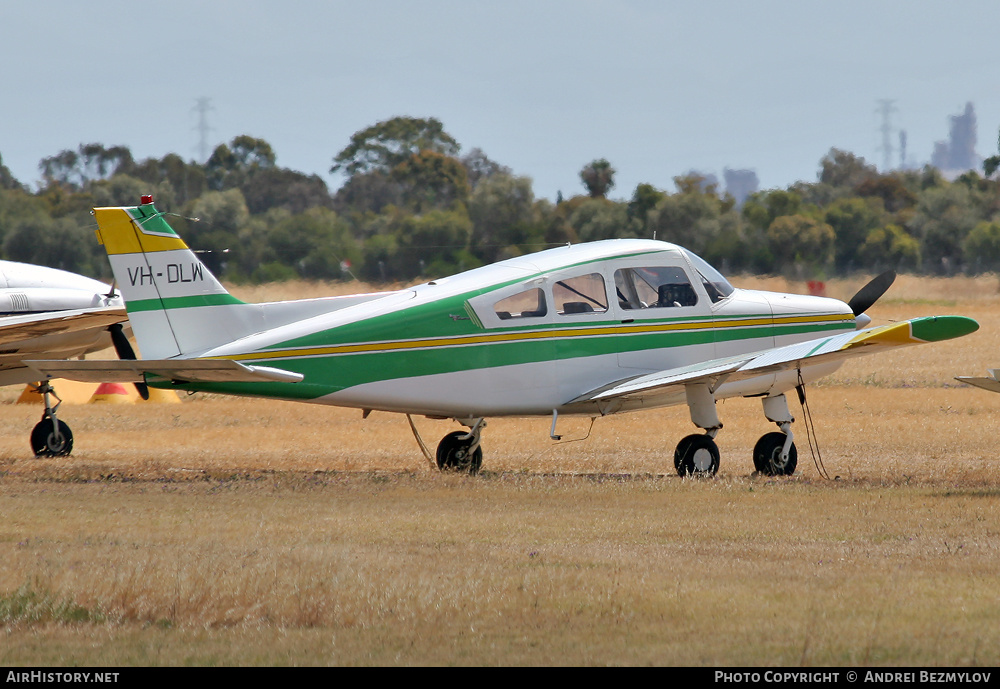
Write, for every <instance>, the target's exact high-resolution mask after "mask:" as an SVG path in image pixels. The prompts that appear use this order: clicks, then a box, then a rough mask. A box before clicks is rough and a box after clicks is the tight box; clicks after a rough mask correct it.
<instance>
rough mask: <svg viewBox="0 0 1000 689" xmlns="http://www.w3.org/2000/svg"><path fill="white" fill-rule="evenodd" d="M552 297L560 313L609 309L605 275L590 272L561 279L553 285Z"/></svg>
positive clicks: (601, 311)
mask: <svg viewBox="0 0 1000 689" xmlns="http://www.w3.org/2000/svg"><path fill="white" fill-rule="evenodd" d="M552 299H553V300H554V301H555V303H556V312H557V313H559V314H560V315H569V314H574V313H603V312H605V311H607V310H608V293H607V290H606V289H605V288H604V276H603V275H601V274H600V273H588V274H587V275H578V276H576V277H572V278H566V279H564V280H559V281H558V282H556V283H555V284H554V285H552Z"/></svg>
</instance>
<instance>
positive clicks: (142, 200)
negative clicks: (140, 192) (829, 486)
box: [139, 194, 153, 206]
mask: <svg viewBox="0 0 1000 689" xmlns="http://www.w3.org/2000/svg"><path fill="white" fill-rule="evenodd" d="M152 202H153V195H152V194H145V195H144V196H142V197H141V198H140V199H139V203H140V204H142V205H143V206H145V205H147V204H150V203H152Z"/></svg>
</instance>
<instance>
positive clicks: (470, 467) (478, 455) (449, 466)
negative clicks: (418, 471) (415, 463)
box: [437, 418, 486, 474]
mask: <svg viewBox="0 0 1000 689" xmlns="http://www.w3.org/2000/svg"><path fill="white" fill-rule="evenodd" d="M485 427H486V419H482V418H480V419H476V420H475V422H474V423H473V424H472V426H471V427H470V428H469V432H468V433H466V432H465V431H455V432H454V433H449V434H448V435H446V436H445V437H444V438H442V439H441V442H440V443H439V444H438V448H437V465H438V469H440V470H441V471H457V472H461V473H463V474H478V473H479V468H480V467H481V466H482V465H483V448H482V447H480V440H481V435H482V432H483V428H485Z"/></svg>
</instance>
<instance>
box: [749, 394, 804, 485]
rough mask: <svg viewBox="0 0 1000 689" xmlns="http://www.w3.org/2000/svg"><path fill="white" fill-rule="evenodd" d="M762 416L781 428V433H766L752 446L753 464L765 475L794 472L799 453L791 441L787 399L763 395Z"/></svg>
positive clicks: (782, 396) (786, 474)
mask: <svg viewBox="0 0 1000 689" xmlns="http://www.w3.org/2000/svg"><path fill="white" fill-rule="evenodd" d="M763 403H764V416H766V417H767V419H768V421H773V422H774V423H775V424H777V426H778V428H780V429H781V433H774V432H772V433H767V434H765V435H763V436H762V437H761V439H760V440H758V441H757V444H756V445H754V448H753V466H754V468H755V469H756V470H757V471H759V472H760V473H762V474H764V475H766V476H790V475H791V474H793V473H795V467H796V465H797V464H798V461H799V453H798V451H797V450H796V449H795V443H794V442H792V441H793V438H794V436H793V435H792V422H793V421H795V419H794V418H792V414H791V412H790V411H789V410H788V400H787V399H786V398H785V396H784V395H777V396H775V397H765V398H764V399H763Z"/></svg>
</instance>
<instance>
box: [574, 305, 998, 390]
mask: <svg viewBox="0 0 1000 689" xmlns="http://www.w3.org/2000/svg"><path fill="white" fill-rule="evenodd" d="M978 329H979V324H978V323H977V322H976V321H974V320H973V319H971V318H966V317H964V316H931V317H927V318H914V319H913V320H909V321H902V322H900V323H893V324H891V325H885V326H880V327H877V328H869V329H867V330H862V331H860V332H848V333H841V334H839V335H832V336H830V337H821V338H817V339H814V340H808V341H806V342H799V343H796V344H791V345H786V346H784V347H775V348H773V349H767V350H764V351H761V352H757V353H756V354H748V355H745V356H742V357H731V358H728V359H714V360H711V361H705V362H702V363H699V364H694V365H691V366H685V367H680V368H674V369H667V370H664V371H658V372H656V373H650V374H648V375H645V376H639V377H638V378H630V379H627V380H624V381H622V382H620V383H617V384H613V385H611V386H604V387H602V388H599V389H597V390H592V391H590V392H588V393H587V394H585V395H581V396H580V397H578V398H576V399H574V400H572V401H571V402H569V404H576V403H581V402H592V401H599V400H601V401H604V400H611V399H631V398H640V397H648V396H652V395H660V394H665V393H668V392H670V388H676V389H681V388H683V386H684V385H690V384H693V383H708V384H709V385H710V386H711V387H713V388H715V387H717V385H718V384H719V383H721V382H723V381H733V382H735V381H740V380H746V379H748V378H754V377H756V376H763V375H767V374H771V373H779V372H781V371H789V370H794V369H796V368H800V367H802V366H812V365H815V364H824V363H832V362H836V361H841V360H844V359H849V358H852V357H855V356H860V355H862V354H874V353H875V352H879V351H885V350H886V349H889V348H892V347H901V346H907V345H914V344H923V343H927V342H941V341H943V340H950V339H953V338H956V337H961V336H963V335H968V334H969V333H973V332H975V331H976V330H978ZM973 384H975V383H973Z"/></svg>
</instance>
